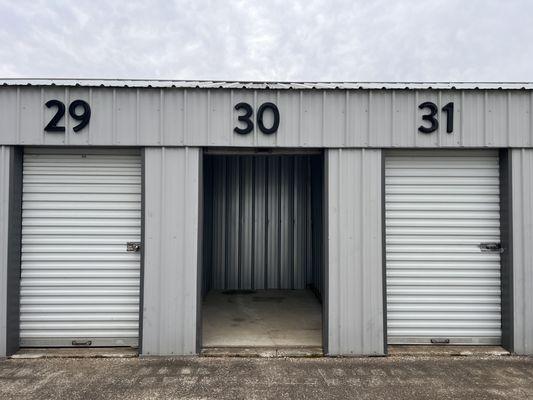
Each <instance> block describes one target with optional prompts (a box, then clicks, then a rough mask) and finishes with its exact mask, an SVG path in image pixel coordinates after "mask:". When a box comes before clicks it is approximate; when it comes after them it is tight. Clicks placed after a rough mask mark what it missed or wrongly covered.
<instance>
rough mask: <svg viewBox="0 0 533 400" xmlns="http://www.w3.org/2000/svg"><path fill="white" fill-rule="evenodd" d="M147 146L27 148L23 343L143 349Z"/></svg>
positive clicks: (25, 167) (22, 287)
mask: <svg viewBox="0 0 533 400" xmlns="http://www.w3.org/2000/svg"><path fill="white" fill-rule="evenodd" d="M140 161H141V160H140V154H139V151H138V150H135V149H132V150H124V149H122V150H119V149H113V150H106V149H98V150H96V149H83V150H79V149H78V150H75V149H42V148H41V149H26V150H25V153H24V166H23V197H22V250H21V280H20V299H21V300H20V303H21V306H20V345H21V346H24V347H27V346H38V347H43V346H71V345H74V341H76V342H79V343H85V342H86V341H90V344H91V345H93V346H137V344H138V334H139V283H140V279H139V277H140V253H138V252H128V251H127V250H126V243H127V242H140V239H141V237H140V236H141V162H140Z"/></svg>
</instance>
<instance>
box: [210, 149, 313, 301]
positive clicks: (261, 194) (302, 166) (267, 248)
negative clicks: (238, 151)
mask: <svg viewBox="0 0 533 400" xmlns="http://www.w3.org/2000/svg"><path fill="white" fill-rule="evenodd" d="M312 158H318V159H321V157H320V156H307V155H300V156H294V155H292V156H291V155H284V156H250V155H241V156H220V155H219V156H210V157H207V160H206V165H208V168H209V169H210V171H207V173H208V174H210V175H211V177H210V178H206V182H211V183H210V184H212V185H214V186H213V187H212V188H206V189H205V193H207V194H209V196H210V197H211V202H210V204H206V207H207V210H206V215H209V216H210V218H206V231H209V232H210V234H208V235H209V236H210V237H206V236H204V237H205V242H204V249H205V251H204V254H205V253H206V252H207V253H209V255H208V258H206V264H205V266H204V271H205V272H204V278H206V279H208V281H209V283H208V284H206V285H204V286H205V287H208V288H210V289H217V290H220V289H305V288H307V287H316V289H317V291H318V292H320V279H319V274H320V271H321V268H320V267H319V265H320V263H319V262H318V261H317V262H314V260H313V257H312V248H313V245H312V241H313V237H312V234H311V230H312V222H311V187H312V186H313V184H314V183H315V182H313V181H312V177H311V159H312ZM317 172H318V171H317ZM316 184H318V185H319V184H320V182H319V181H317V182H316V183H315V186H316ZM208 185H209V184H207V183H206V186H208ZM320 190H321V188H319V191H318V192H317V193H316V195H315V197H316V199H315V201H317V202H320V197H321V192H320ZM315 215H316V218H317V219H320V218H321V209H320V207H319V206H318V207H317V209H316V210H315ZM317 227H319V225H318V224H317ZM319 237H320V236H319V235H317V236H316V237H315V242H316V243H317V244H318V243H320V241H319ZM313 266H315V267H316V270H317V271H316V273H315V271H314V270H313ZM315 276H316V279H315ZM315 280H316V281H317V282H316V284H315Z"/></svg>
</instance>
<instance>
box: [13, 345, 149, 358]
mask: <svg viewBox="0 0 533 400" xmlns="http://www.w3.org/2000/svg"><path fill="white" fill-rule="evenodd" d="M138 355H139V353H138V351H137V349H133V348H130V347H93V348H91V347H86V348H66V347H61V348H27V349H20V350H19V351H18V352H17V353H16V354H13V355H12V356H11V358H15V359H35V358H134V357H138Z"/></svg>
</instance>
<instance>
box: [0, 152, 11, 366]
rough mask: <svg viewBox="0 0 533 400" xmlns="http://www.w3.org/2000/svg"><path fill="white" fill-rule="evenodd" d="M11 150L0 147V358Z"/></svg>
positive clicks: (4, 333) (3, 337) (3, 349)
mask: <svg viewBox="0 0 533 400" xmlns="http://www.w3.org/2000/svg"><path fill="white" fill-rule="evenodd" d="M12 157H13V148H12V147H9V146H0V285H1V286H0V357H3V356H5V355H6V340H7V335H8V332H7V324H6V322H7V292H8V290H7V285H8V279H7V276H8V253H9V248H8V233H9V231H8V229H9V224H8V220H9V176H10V163H11V158H12Z"/></svg>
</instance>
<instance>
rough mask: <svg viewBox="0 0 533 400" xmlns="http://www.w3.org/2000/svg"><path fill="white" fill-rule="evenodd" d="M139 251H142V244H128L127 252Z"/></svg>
mask: <svg viewBox="0 0 533 400" xmlns="http://www.w3.org/2000/svg"><path fill="white" fill-rule="evenodd" d="M139 250H141V242H128V243H126V251H139Z"/></svg>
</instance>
